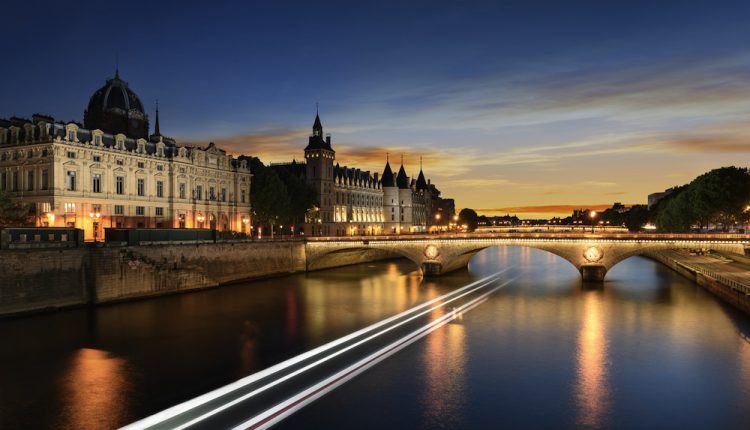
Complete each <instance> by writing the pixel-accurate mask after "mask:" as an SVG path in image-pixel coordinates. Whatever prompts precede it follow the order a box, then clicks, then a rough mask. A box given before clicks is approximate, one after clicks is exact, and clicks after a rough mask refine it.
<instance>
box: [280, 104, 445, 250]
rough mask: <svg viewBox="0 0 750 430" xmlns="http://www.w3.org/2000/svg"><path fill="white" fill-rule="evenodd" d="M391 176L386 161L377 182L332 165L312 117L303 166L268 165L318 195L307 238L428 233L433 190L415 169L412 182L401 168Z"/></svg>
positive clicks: (325, 139) (375, 178)
mask: <svg viewBox="0 0 750 430" xmlns="http://www.w3.org/2000/svg"><path fill="white" fill-rule="evenodd" d="M401 164H402V165H401V168H400V170H399V172H398V175H394V174H393V171H392V170H391V166H390V162H389V161H387V160H386V166H385V170H384V172H383V175H382V177H381V176H379V175H378V173H377V172H376V173H371V172H370V171H363V170H361V169H358V168H354V167H347V166H341V165H339V164H338V163H336V151H334V150H333V147H332V146H331V136H330V135H324V134H323V125H322V124H321V121H320V116H319V115H316V116H315V121H314V123H313V128H312V135H310V137H309V140H308V144H307V146H306V147H305V162H304V163H297V162H296V161H292V162H291V163H281V164H273V165H272V166H271V167H273V168H275V169H286V170H289V171H290V172H291V173H292V174H294V175H296V176H297V177H300V178H303V179H304V180H305V181H306V182H307V183H308V184H310V185H311V186H312V187H313V188H314V189H315V190H316V191H317V193H318V197H319V207H317V208H316V209H315V210H314V211H311V212H310V213H309V216H308V219H307V220H306V221H307V222H306V223H305V225H304V226H303V229H304V232H305V234H307V235H331V236H353V235H375V234H393V233H396V234H401V233H415V232H424V231H427V228H428V226H429V225H430V219H431V216H432V211H433V208H434V204H433V201H434V198H433V194H434V192H435V189H434V186H432V185H431V184H430V183H429V181H427V180H425V176H424V173H423V172H422V170H421V168H420V172H419V177H418V179H417V180H411V181H410V179H409V177H408V175H407V174H406V170H405V169H404V166H403V160H402V163H401Z"/></svg>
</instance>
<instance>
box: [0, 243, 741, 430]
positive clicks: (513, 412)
mask: <svg viewBox="0 0 750 430" xmlns="http://www.w3.org/2000/svg"><path fill="white" fill-rule="evenodd" d="M508 267H511V269H510V270H509V271H508V272H507V275H508V279H510V278H512V277H514V276H518V278H517V279H516V280H515V281H513V282H512V283H510V284H509V285H507V286H506V287H504V288H502V289H501V290H499V291H498V292H496V293H495V294H494V295H492V296H491V297H490V298H489V300H488V301H486V302H485V303H483V304H482V305H480V306H478V307H477V308H475V309H474V310H472V311H471V312H470V313H467V314H466V315H464V317H463V319H462V320H460V321H458V322H454V323H451V324H448V325H447V326H445V327H443V328H441V329H439V330H437V331H435V332H434V333H432V334H431V335H429V336H428V337H427V338H425V339H423V340H422V341H420V342H417V343H416V344H414V345H412V346H410V347H408V348H407V349H405V350H403V351H401V352H400V353H398V354H397V355H395V356H393V357H392V358H390V359H388V360H386V361H385V362H383V363H381V364H379V365H377V366H376V367H374V368H373V369H371V370H369V371H368V372H366V373H364V374H362V375H360V376H359V377H357V378H355V379H353V380H352V381H350V382H348V383H347V384H345V385H343V386H342V387H340V388H339V389H337V390H335V391H334V392H332V393H331V394H329V395H328V396H326V397H324V398H322V399H320V400H317V401H316V402H314V403H312V404H311V405H309V406H308V407H306V408H304V409H302V410H301V411H299V412H298V413H297V414H295V415H293V416H291V417H290V418H287V419H286V420H285V421H283V422H282V423H281V424H280V425H279V427H280V428H316V429H323V428H368V429H369V428H372V429H375V428H391V429H400V428H404V429H411V428H425V429H428V428H493V429H494V428H560V427H586V428H601V427H622V428H750V425H749V423H750V341H748V336H750V319H749V318H748V317H746V316H744V315H742V314H739V313H738V312H736V311H734V310H732V309H730V308H728V307H726V306H724V305H723V304H721V303H720V302H719V301H718V300H716V299H714V298H713V296H711V295H710V294H709V293H707V292H705V291H704V290H702V289H701V288H700V287H697V286H695V285H693V284H692V283H690V282H688V281H686V280H684V279H683V278H681V277H679V276H678V275H676V274H675V273H673V272H672V271H670V270H669V269H667V268H665V267H663V266H661V265H660V264H659V263H656V262H653V261H650V260H647V259H644V258H631V259H628V260H626V261H624V262H622V263H620V264H619V265H618V266H616V267H615V268H614V269H613V270H612V271H611V272H610V273H609V274H608V275H607V282H605V284H604V286H603V287H602V286H599V287H595V288H590V287H587V286H585V285H584V286H582V285H581V283H580V281H579V275H578V273H577V272H576V271H575V269H574V268H573V267H572V266H571V265H570V264H569V263H568V262H566V261H564V260H562V259H560V258H559V257H556V256H554V255H552V254H549V253H545V252H543V251H538V250H532V249H528V248H494V249H488V250H485V251H482V252H481V253H479V254H478V255H477V256H476V257H474V259H473V260H472V261H471V264H470V268H469V270H468V271H463V272H457V273H455V274H452V275H450V276H446V277H443V278H440V279H438V280H435V281H423V280H422V279H421V276H420V275H419V272H418V271H416V267H415V266H414V265H413V264H411V263H409V262H406V261H397V262H381V263H374V264H365V265H359V266H352V267H346V268H341V269H333V270H327V271H321V272H315V273H311V274H306V275H296V276H288V277H283V278H276V279H270V280H266V281H259V282H252V283H247V284H238V285H233V286H230V287H223V288H218V289H213V290H208V291H202V292H197V293H191V294H184V295H177V296H170V297H163V298H158V299H153V300H144V301H138V302H132V303H123V304H116V305H111V306H105V307H100V308H97V309H94V310H85V309H80V310H71V311H66V312H59V313H56V314H51V315H42V316H34V317H28V318H22V319H15V320H3V321H0V342H2V346H0V428H2V429H6V428H62V429H89V428H92V429H93V428H112V427H117V426H119V425H124V424H127V423H129V422H131V421H134V420H136V419H139V418H142V417H144V416H147V415H149V414H152V413H155V412H157V411H159V410H161V409H164V408H167V407H169V406H172V405H174V404H176V403H179V402H181V401H184V400H187V399H189V398H192V397H195V396H197V395H200V394H203V393H205V392H207V391H210V390H211V389H214V388H217V387H219V386H222V385H225V384H227V383H230V382H232V381H234V380H236V379H239V378H241V377H243V376H246V375H249V374H251V373H254V372H256V371H258V370H260V369H263V368H265V367H268V366H269V365H271V364H273V363H276V362H279V361H281V360H283V359H286V358H289V357H291V356H294V355H296V354H299V353H301V352H303V351H306V350H309V349H311V348H313V347H314V346H317V345H320V344H323V343H325V342H327V341H329V340H333V339H335V338H337V337H340V336H342V335H344V334H347V333H350V332H352V331H354V330H356V329H358V328H361V327H363V326H366V325H368V324H370V323H373V322H375V321H378V320H380V319H383V318H385V317H387V316H390V315H393V314H396V313H398V312H400V311H403V310H405V309H407V308H409V307H411V306H413V305H414V304H416V303H419V302H423V301H425V300H428V299H429V298H433V297H437V296H439V295H441V294H444V293H446V292H448V291H451V290H452V289H454V288H457V287H459V286H462V285H465V284H467V283H469V282H471V280H474V279H478V278H480V277H483V276H485V275H489V274H491V273H495V272H497V271H498V270H500V269H502V268H508Z"/></svg>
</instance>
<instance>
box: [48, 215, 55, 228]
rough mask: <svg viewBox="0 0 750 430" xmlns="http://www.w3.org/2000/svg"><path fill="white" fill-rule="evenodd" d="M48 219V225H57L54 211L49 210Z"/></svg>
mask: <svg viewBox="0 0 750 430" xmlns="http://www.w3.org/2000/svg"><path fill="white" fill-rule="evenodd" d="M47 220H48V221H49V222H48V223H47V226H49V227H54V226H55V213H54V212H47Z"/></svg>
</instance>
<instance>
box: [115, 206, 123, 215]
mask: <svg viewBox="0 0 750 430" xmlns="http://www.w3.org/2000/svg"><path fill="white" fill-rule="evenodd" d="M124 213H125V206H123V205H115V215H123V214H124Z"/></svg>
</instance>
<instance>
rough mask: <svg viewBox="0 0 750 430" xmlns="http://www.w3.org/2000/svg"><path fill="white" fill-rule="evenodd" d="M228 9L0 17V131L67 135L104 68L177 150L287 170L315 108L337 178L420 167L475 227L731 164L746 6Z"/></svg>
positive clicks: (749, 25) (746, 63)
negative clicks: (213, 147)
mask: <svg viewBox="0 0 750 430" xmlns="http://www.w3.org/2000/svg"><path fill="white" fill-rule="evenodd" d="M246 3H247V4H245V5H243V6H239V4H237V5H234V4H224V3H222V2H218V1H214V2H210V3H205V2H201V3H200V4H198V5H196V6H191V5H187V4H185V3H182V2H174V3H171V4H170V3H165V4H163V5H154V4H151V3H149V2H144V3H139V2H127V3H122V2H118V3H109V2H106V1H99V2H94V3H91V4H89V5H86V4H85V3H83V2H81V3H78V2H76V4H75V5H73V3H64V2H52V3H49V4H45V3H36V2H13V3H11V4H7V5H4V6H3V15H4V17H5V19H3V33H4V36H3V37H4V40H5V43H4V44H3V65H4V67H1V68H0V93H1V94H2V98H1V99H0V100H1V102H0V117H10V116H12V115H17V116H23V117H30V116H31V115H32V114H33V113H37V112H39V113H44V114H49V115H52V116H54V117H55V118H57V119H61V120H66V121H67V120H77V121H82V118H83V110H84V109H85V107H86V104H87V102H88V97H89V96H90V95H91V94H92V93H93V92H94V91H95V90H96V89H97V88H99V87H101V86H102V85H103V84H104V81H105V80H106V79H107V78H111V77H112V76H113V75H114V69H115V61H116V60H115V59H116V57H118V56H119V68H120V73H121V75H122V78H123V79H125V80H127V81H128V82H129V83H130V86H131V88H133V89H134V90H135V92H136V93H137V94H138V95H139V96H140V97H141V99H142V101H143V102H144V104H145V105H146V106H147V107H148V109H149V110H150V112H149V114H150V115H151V120H152V124H153V106H154V104H155V100H156V99H158V100H159V106H160V120H161V129H162V130H161V131H162V133H163V134H167V135H170V136H173V137H175V138H177V139H178V140H179V141H180V142H182V143H191V144H206V143H207V142H208V141H214V142H216V143H217V144H218V145H219V146H220V147H223V148H225V149H227V150H228V151H230V152H232V153H236V154H241V153H242V154H251V155H256V156H258V157H260V158H261V159H262V160H263V161H264V162H280V161H289V160H291V159H292V158H293V157H296V158H297V159H298V160H299V159H301V158H302V150H303V148H304V146H305V144H306V137H307V135H308V134H309V133H310V128H311V126H312V123H313V119H314V116H315V103H316V102H319V103H320V115H321V119H322V120H323V127H324V131H325V132H330V133H332V135H333V144H334V149H335V150H336V151H337V154H336V157H337V160H338V161H339V162H340V163H341V164H342V165H344V164H345V165H349V166H356V167H359V168H362V169H364V170H367V169H369V170H374V171H381V172H382V168H383V165H384V164H385V156H386V153H387V152H389V153H390V154H391V160H392V161H396V162H398V159H399V157H400V155H401V154H402V153H403V155H404V160H405V164H406V168H407V172H408V173H409V174H410V175H414V174H416V173H417V171H418V168H419V157H420V156H423V157H424V170H425V174H426V175H427V176H428V177H430V178H431V179H432V181H433V182H435V183H436V184H437V185H438V187H439V188H440V189H441V190H442V191H443V194H444V196H447V197H454V198H455V199H456V204H457V207H459V208H460V207H472V208H476V209H479V210H481V211H482V212H485V213H488V214H489V213H502V214H504V213H506V212H509V213H516V214H518V215H519V216H522V217H537V216H539V217H549V216H552V215H560V214H569V213H570V211H571V210H572V209H573V208H575V207H592V208H593V207H601V206H609V205H611V204H612V202H615V201H620V202H623V203H645V202H646V196H647V195H648V194H649V193H652V192H656V191H660V190H663V189H665V188H668V187H670V186H673V185H678V184H683V183H686V182H689V181H690V180H691V179H692V178H693V177H695V176H697V175H698V174H700V173H702V172H704V171H707V170H710V169H712V168H716V167H720V166H725V165H739V166H743V167H744V166H747V165H748V164H749V163H748V162H747V160H748V157H749V156H750V21H749V19H748V17H750V2H747V1H737V2H731V1H715V0H714V1H689V0H682V1H643V2H639V1H634V0H630V1H590V2H576V1H546V2H544V1H495V2H455V1H453V2H444V3H441V2H436V1H409V2H404V1H399V2H387V1H378V2H370V3H369V4H368V5H366V6H365V5H364V3H363V4H360V3H361V2H352V1H344V2H323V1H315V2H311V1H306V2H301V3H295V2H282V1H279V2H246ZM115 4H117V5H121V7H118V8H113V7H112V6H113V5H115ZM110 10H120V12H118V13H114V14H113V13H112V12H111V11H110Z"/></svg>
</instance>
